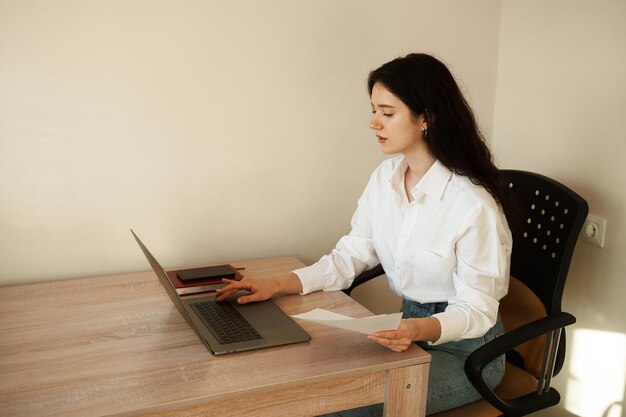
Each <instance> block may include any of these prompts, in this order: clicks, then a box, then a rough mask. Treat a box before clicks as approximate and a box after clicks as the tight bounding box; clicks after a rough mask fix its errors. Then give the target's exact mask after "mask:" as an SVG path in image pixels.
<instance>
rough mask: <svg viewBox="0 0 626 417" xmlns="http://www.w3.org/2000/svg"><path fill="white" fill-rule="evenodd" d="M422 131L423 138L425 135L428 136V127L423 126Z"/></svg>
mask: <svg viewBox="0 0 626 417" xmlns="http://www.w3.org/2000/svg"><path fill="white" fill-rule="evenodd" d="M422 131H423V132H424V139H426V137H427V136H428V128H427V127H424V129H422Z"/></svg>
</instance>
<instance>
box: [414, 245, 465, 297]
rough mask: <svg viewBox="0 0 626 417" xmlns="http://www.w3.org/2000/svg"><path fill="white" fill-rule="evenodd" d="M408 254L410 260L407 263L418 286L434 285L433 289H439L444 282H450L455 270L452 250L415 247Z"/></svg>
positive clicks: (454, 258) (454, 257)
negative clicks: (410, 257) (409, 254)
mask: <svg viewBox="0 0 626 417" xmlns="http://www.w3.org/2000/svg"><path fill="white" fill-rule="evenodd" d="M410 252H412V253H411V256H412V259H411V260H408V263H409V264H411V266H412V272H413V273H412V275H413V276H414V277H415V278H416V279H417V281H418V282H419V283H420V285H425V286H429V285H431V283H436V284H435V287H441V286H442V284H443V283H444V282H447V281H449V282H451V281H452V273H453V272H454V270H455V268H456V256H455V255H454V251H453V250H452V248H446V247H440V248H431V247H426V246H423V245H416V246H415V247H414V250H413V251H410ZM445 286H446V285H444V287H445Z"/></svg>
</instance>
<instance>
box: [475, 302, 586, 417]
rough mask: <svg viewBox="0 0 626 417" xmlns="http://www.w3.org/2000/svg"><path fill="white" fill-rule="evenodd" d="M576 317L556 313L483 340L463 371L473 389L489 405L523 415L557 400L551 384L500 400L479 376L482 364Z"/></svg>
mask: <svg viewBox="0 0 626 417" xmlns="http://www.w3.org/2000/svg"><path fill="white" fill-rule="evenodd" d="M575 322H576V318H575V317H574V316H572V315H571V314H569V313H558V314H553V315H551V316H548V317H543V318H541V319H538V320H535V321H532V322H530V323H527V324H525V325H523V326H520V327H518V328H516V329H513V330H511V331H509V332H506V333H505V334H503V335H502V336H500V337H497V338H496V339H494V340H492V341H491V342H488V343H486V344H485V345H483V346H481V347H480V348H478V349H476V350H475V351H474V352H472V353H471V354H470V355H469V356H468V357H467V360H466V361H465V374H466V375H467V377H468V379H469V380H470V382H471V383H472V385H473V386H474V388H476V390H477V391H478V392H479V393H480V394H481V395H482V397H483V398H484V399H485V400H487V401H488V402H489V403H490V404H491V405H493V406H494V407H495V408H497V409H498V410H500V411H501V412H502V413H504V414H506V415H507V416H513V417H514V416H523V415H526V414H529V413H532V412H534V411H537V410H540V409H542V408H545V407H546V406H551V405H555V404H558V402H559V401H560V395H559V393H558V391H556V390H555V389H553V388H550V389H549V390H548V391H547V392H545V393H543V394H541V395H539V394H538V393H536V392H533V393H529V394H527V395H523V396H521V397H518V398H513V399H509V400H503V399H501V398H500V397H498V396H497V395H496V394H495V393H494V391H493V390H491V389H490V388H489V387H488V386H487V384H486V383H485V381H484V380H483V378H482V371H483V368H484V367H485V366H486V365H487V364H488V363H489V362H491V361H493V360H494V359H496V358H497V357H499V356H501V355H503V354H505V353H506V352H508V351H510V350H512V349H514V348H515V347H517V346H519V345H521V344H522V343H525V342H527V341H529V340H531V339H534V338H535V337H538V336H541V335H544V334H547V333H550V332H551V331H553V330H557V329H560V328H563V327H565V326H569V325H570V324H573V323H575Z"/></svg>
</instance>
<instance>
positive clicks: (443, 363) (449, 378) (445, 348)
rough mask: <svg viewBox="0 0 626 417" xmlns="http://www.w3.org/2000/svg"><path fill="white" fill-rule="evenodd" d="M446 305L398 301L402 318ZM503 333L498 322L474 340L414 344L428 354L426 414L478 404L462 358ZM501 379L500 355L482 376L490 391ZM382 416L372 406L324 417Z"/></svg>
mask: <svg viewBox="0 0 626 417" xmlns="http://www.w3.org/2000/svg"><path fill="white" fill-rule="evenodd" d="M447 305H448V303H428V304H421V303H418V302H416V301H409V300H404V301H403V302H402V313H403V314H402V317H403V318H422V317H430V316H432V315H433V314H435V313H440V312H442V311H444V310H445V309H446V307H447ZM502 333H504V330H503V328H502V320H501V319H500V316H499V315H498V320H497V322H496V324H495V326H493V327H492V328H491V329H490V330H489V331H488V332H487V333H486V334H485V335H484V336H481V337H476V338H474V339H463V340H459V341H455V342H448V343H442V344H441V345H437V346H429V345H428V344H427V343H425V342H417V344H418V345H419V346H420V347H421V348H422V349H424V350H426V351H427V352H428V353H430V355H431V362H430V371H429V377H428V400H427V403H426V415H430V414H434V413H438V412H440V411H445V410H448V409H451V408H455V407H459V406H461V405H464V404H469V403H471V402H474V401H478V400H479V399H480V398H481V397H480V394H479V393H478V391H476V390H475V389H474V387H473V386H472V384H471V383H470V382H469V380H468V379H467V377H466V376H465V370H464V368H463V367H464V365H465V359H467V356H468V355H469V354H470V353H472V352H473V351H474V350H476V349H477V348H479V347H480V346H482V345H484V344H485V343H487V342H489V341H491V340H493V339H495V338H496V337H497V336H500V335H501V334H502ZM503 376H504V356H501V357H499V358H498V359H496V360H494V361H493V362H491V363H490V364H489V365H487V366H486V367H485V369H484V370H483V377H484V378H485V381H486V382H487V385H488V386H489V387H491V388H492V389H493V388H495V387H496V386H498V384H499V383H500V381H501V380H502V377H503ZM382 415H383V405H382V404H374V405H370V406H366V407H360V408H354V409H351V410H345V411H340V412H337V413H332V414H327V415H326V416H327V417H379V416H382Z"/></svg>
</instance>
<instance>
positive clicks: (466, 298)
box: [218, 54, 512, 416]
mask: <svg viewBox="0 0 626 417" xmlns="http://www.w3.org/2000/svg"><path fill="white" fill-rule="evenodd" d="M368 88H369V92H370V96H371V103H372V109H373V116H372V119H371V122H370V125H369V126H370V128H371V129H372V130H373V131H374V133H375V135H376V139H377V141H378V143H380V147H381V150H382V152H383V153H384V154H387V155H392V154H397V156H395V157H392V158H390V159H387V160H385V161H384V162H383V163H382V164H380V166H378V168H377V169H376V170H375V171H374V173H373V174H372V176H371V178H370V181H369V183H368V184H367V187H366V188H365V191H364V192H363V194H362V196H361V198H360V199H359V201H358V207H357V210H356V212H355V213H354V217H353V219H352V230H351V232H350V233H349V234H348V235H346V236H344V237H342V238H341V239H340V240H339V242H338V243H337V245H336V247H335V249H333V251H332V252H331V253H330V254H329V255H326V256H324V257H322V258H321V259H320V260H319V261H318V262H317V263H315V264H313V265H311V266H308V267H306V268H302V269H299V270H296V271H293V273H291V274H289V275H287V276H283V277H279V278H276V279H272V280H250V279H243V280H242V281H240V282H232V281H229V285H228V286H226V287H224V288H223V289H222V290H220V293H221V294H220V295H219V297H218V300H222V299H224V298H225V297H227V296H228V295H230V294H232V293H233V292H234V291H236V290H239V289H247V290H249V291H250V292H251V294H250V295H247V296H242V297H240V298H239V299H238V302H241V303H247V302H251V301H260V300H265V299H267V298H269V297H271V296H272V295H274V294H277V293H282V294H295V293H300V294H308V293H310V292H313V291H318V290H326V291H331V290H341V289H343V288H347V287H349V286H350V284H351V282H352V281H353V279H354V277H355V276H357V275H358V274H359V273H361V272H362V271H364V270H366V269H369V268H372V267H374V266H375V265H377V264H378V263H381V264H382V266H383V268H384V270H385V273H386V275H387V278H388V281H389V285H390V287H391V288H392V290H393V291H395V292H396V293H397V294H399V295H400V296H402V298H403V304H402V312H403V313H404V314H403V320H402V321H401V324H400V327H399V329H398V330H393V331H382V332H377V333H375V334H372V335H369V336H368V338H369V339H371V340H372V341H374V342H377V343H380V344H381V345H383V346H385V347H387V348H389V349H392V350H394V351H397V352H401V351H404V350H406V349H407V348H408V347H409V346H410V345H411V344H412V343H414V342H416V343H418V344H419V345H420V346H421V347H423V348H424V349H426V350H428V352H429V353H430V354H431V356H432V362H431V366H430V376H429V383H428V402H427V411H426V412H427V414H432V413H436V412H439V411H443V410H446V409H450V408H454V407H457V406H459V405H462V404H466V403H470V402H473V401H476V400H478V399H479V398H480V395H479V394H478V393H477V392H476V391H475V390H474V388H473V387H472V385H471V384H470V382H469V381H468V380H467V378H466V377H465V372H464V370H463V365H464V362H465V359H466V357H467V355H469V354H470V353H471V352H472V351H474V350H475V349H476V348H478V347H479V346H481V345H483V344H485V343H486V342H488V341H489V340H491V339H493V338H494V337H496V336H497V335H498V334H499V333H501V332H502V324H501V322H500V319H499V316H498V305H499V303H498V302H499V300H500V299H501V298H502V297H504V295H505V294H506V292H507V289H508V283H509V264H510V255H511V244H512V240H511V233H510V230H509V227H508V225H507V221H506V217H505V214H504V213H505V211H506V210H508V203H507V197H506V191H505V189H504V188H503V187H502V185H501V184H502V182H501V178H500V175H499V171H498V169H497V168H496V167H495V166H494V164H493V162H492V159H491V154H490V152H489V150H488V148H487V146H486V145H485V142H484V140H483V137H482V136H481V134H480V132H479V130H478V127H477V125H476V121H475V119H474V116H473V113H472V111H471V109H470V107H469V106H468V104H467V102H466V100H465V99H464V97H463V95H462V93H461V91H460V90H459V87H458V86H457V84H456V82H455V80H454V77H453V76H452V74H451V73H450V71H449V70H448V68H447V67H446V66H445V65H444V64H442V63H441V62H440V61H438V60H437V59H435V58H434V57H432V56H430V55H426V54H411V55H408V56H406V57H402V58H397V59H395V60H393V61H391V62H388V63H386V64H384V65H383V66H381V67H380V68H378V69H376V70H374V71H372V72H371V73H370V76H369V79H368ZM503 372H504V359H503V358H502V359H501V360H496V361H494V362H492V363H491V364H490V365H489V366H488V367H487V368H486V369H485V376H486V379H487V381H488V382H489V384H490V385H491V386H493V387H495V386H496V385H497V384H498V383H499V382H500V380H501V378H502V375H503ZM381 410H382V407H380V406H372V407H365V408H362V409H355V410H348V411H346V412H342V413H339V414H337V415H350V416H357V415H362V416H368V415H380V413H381Z"/></svg>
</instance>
